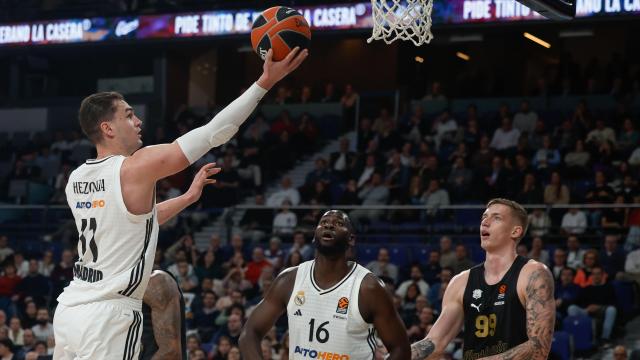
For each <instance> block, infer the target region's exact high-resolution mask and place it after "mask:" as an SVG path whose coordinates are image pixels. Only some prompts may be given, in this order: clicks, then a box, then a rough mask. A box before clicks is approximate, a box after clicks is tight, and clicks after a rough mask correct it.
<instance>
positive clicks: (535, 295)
mask: <svg viewBox="0 0 640 360" xmlns="http://www.w3.org/2000/svg"><path fill="white" fill-rule="evenodd" d="M554 286H555V284H554V282H553V276H552V275H551V272H550V271H549V269H548V268H547V267H546V266H545V265H543V264H542V263H539V262H536V261H530V262H529V263H527V265H525V266H524V268H523V269H522V271H521V272H520V277H519V279H518V294H519V295H520V298H521V300H522V298H523V296H522V295H524V304H525V308H526V311H527V335H528V336H529V340H528V341H525V342H524V343H522V344H520V345H518V346H516V347H514V348H511V349H509V350H507V351H506V352H503V353H501V354H498V355H494V356H491V357H487V358H484V359H486V360H518V359H527V360H528V359H532V360H544V359H546V358H547V356H548V355H549V351H550V350H551V340H552V338H553V326H554V324H555V321H556V308H555V300H554V297H553V290H554Z"/></svg>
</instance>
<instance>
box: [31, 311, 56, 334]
mask: <svg viewBox="0 0 640 360" xmlns="http://www.w3.org/2000/svg"><path fill="white" fill-rule="evenodd" d="M36 320H37V322H38V324H37V325H35V326H33V327H32V328H31V330H33V335H34V336H35V337H36V340H38V341H47V339H48V338H49V337H50V336H53V324H52V323H50V322H49V310H47V308H39V309H38V315H37V317H36Z"/></svg>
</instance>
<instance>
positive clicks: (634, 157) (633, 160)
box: [627, 146, 640, 166]
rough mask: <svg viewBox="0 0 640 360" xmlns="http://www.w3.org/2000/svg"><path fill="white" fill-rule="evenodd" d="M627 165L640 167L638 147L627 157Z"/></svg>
mask: <svg viewBox="0 0 640 360" xmlns="http://www.w3.org/2000/svg"><path fill="white" fill-rule="evenodd" d="M627 162H628V163H629V165H631V166H639V165H640V146H638V147H636V148H635V150H633V152H632V153H631V155H629V160H627Z"/></svg>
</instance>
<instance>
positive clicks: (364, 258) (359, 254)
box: [356, 244, 380, 266]
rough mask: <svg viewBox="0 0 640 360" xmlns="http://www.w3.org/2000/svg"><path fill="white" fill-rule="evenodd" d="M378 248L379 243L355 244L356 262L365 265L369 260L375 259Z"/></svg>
mask: <svg viewBox="0 0 640 360" xmlns="http://www.w3.org/2000/svg"><path fill="white" fill-rule="evenodd" d="M379 248H380V245H372V244H357V245H356V258H357V259H358V263H359V264H361V265H363V266H366V265H367V264H368V263H369V262H370V261H373V260H375V259H377V258H378V249H379Z"/></svg>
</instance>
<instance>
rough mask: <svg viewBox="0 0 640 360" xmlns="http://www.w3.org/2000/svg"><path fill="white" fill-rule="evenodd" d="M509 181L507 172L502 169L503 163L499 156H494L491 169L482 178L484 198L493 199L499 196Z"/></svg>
mask: <svg viewBox="0 0 640 360" xmlns="http://www.w3.org/2000/svg"><path fill="white" fill-rule="evenodd" d="M508 180H509V174H508V170H507V169H505V168H504V163H503V161H502V158H501V157H500V156H495V157H494V158H493V160H492V162H491V169H490V170H489V171H488V172H487V173H486V175H485V176H484V181H485V184H484V185H485V187H486V189H485V191H484V192H485V193H484V197H485V198H490V197H494V196H496V195H498V194H501V193H502V192H503V191H504V189H506V188H507V186H506V185H507V182H508Z"/></svg>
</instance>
